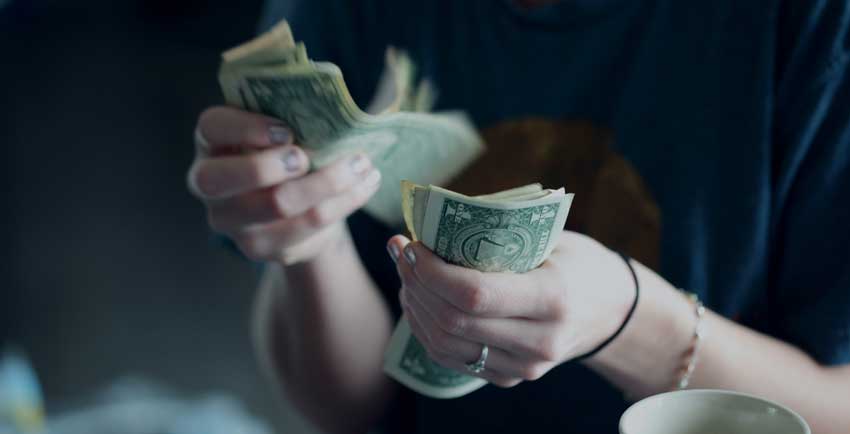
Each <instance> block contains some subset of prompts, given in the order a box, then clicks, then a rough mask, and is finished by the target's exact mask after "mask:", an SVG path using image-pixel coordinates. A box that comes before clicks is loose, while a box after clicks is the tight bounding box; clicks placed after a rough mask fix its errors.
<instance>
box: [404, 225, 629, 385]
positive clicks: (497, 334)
mask: <svg viewBox="0 0 850 434" xmlns="http://www.w3.org/2000/svg"><path fill="white" fill-rule="evenodd" d="M387 247H388V249H389V251H390V255H391V256H392V257H393V259H395V260H396V264H397V268H398V273H399V276H401V279H402V289H401V292H400V294H399V298H400V301H401V305H402V307H403V309H404V311H405V313H406V314H407V318H408V321H409V322H410V326H411V329H412V330H413V333H414V335H415V336H416V337H417V338H418V339H419V340H420V342H422V344H423V345H424V346H425V348H426V349H427V350H428V354H429V355H430V357H431V358H432V359H433V360H434V361H436V362H437V363H439V364H441V365H443V366H445V367H448V368H452V369H455V370H457V371H459V372H466V369H465V364H467V363H470V362H473V361H475V360H476V359H478V356H479V354H480V352H481V348H482V345H488V346H489V347H490V350H489V356H488V358H487V363H486V368H485V370H484V371H483V372H481V373H480V374H477V375H479V376H480V377H482V378H484V379H486V380H487V381H489V382H491V383H493V384H495V385H498V386H502V387H511V386H514V385H516V384H518V383H520V382H521V381H523V380H536V379H538V378H540V377H541V376H543V375H544V374H545V373H546V372H548V371H549V370H551V369H552V368H554V367H555V366H557V365H559V364H560V363H562V362H564V361H567V360H570V359H572V358H574V357H576V356H580V355H582V354H584V353H586V352H588V351H590V350H592V349H593V348H595V347H596V346H597V345H599V344H600V343H602V342H603V341H604V340H605V339H607V338H608V337H609V336H611V335H612V334H613V333H614V332H615V331H616V330H617V328H618V327H619V326H620V324H622V322H623V320H624V319H625V316H626V313H627V312H628V310H629V308H630V307H631V304H632V302H633V301H634V296H635V288H634V281H633V280H632V277H631V274H630V273H629V270H628V267H627V265H626V264H625V263H624V262H623V260H622V258H621V257H620V256H619V255H618V254H616V253H615V252H613V251H611V250H609V249H608V248H606V247H605V246H603V245H602V244H600V243H598V242H596V241H595V240H593V239H592V238H590V237H587V236H584V235H581V234H578V233H575V232H569V231H564V232H562V233H561V235H560V239H559V240H558V244H557V246H556V247H555V249H554V251H553V252H552V255H551V256H550V257H549V259H548V260H547V261H546V262H544V263H543V264H542V265H541V266H540V267H539V268H537V269H535V270H532V271H530V272H528V273H524V274H510V273H482V272H479V271H476V270H471V269H467V268H463V267H459V266H455V265H450V264H447V263H446V262H445V261H443V260H442V259H440V258H439V257H437V256H436V255H434V254H433V253H431V251H429V250H428V249H427V248H426V247H425V246H423V245H422V244H421V243H411V242H410V241H409V240H407V239H406V238H404V237H402V236H400V235H399V236H395V237H393V238H391V239H390V241H389V243H388V246H387Z"/></svg>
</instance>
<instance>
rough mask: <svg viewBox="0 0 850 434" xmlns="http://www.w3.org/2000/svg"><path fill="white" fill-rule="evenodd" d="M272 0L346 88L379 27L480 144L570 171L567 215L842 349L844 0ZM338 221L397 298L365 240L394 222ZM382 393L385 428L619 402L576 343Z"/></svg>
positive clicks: (773, 320) (541, 422)
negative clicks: (454, 394)
mask: <svg viewBox="0 0 850 434" xmlns="http://www.w3.org/2000/svg"><path fill="white" fill-rule="evenodd" d="M288 3H289V2H285V1H278V2H271V3H269V4H268V5H267V10H266V16H265V19H264V23H263V27H264V28H267V27H269V26H270V25H272V24H273V23H274V22H276V21H277V20H279V19H281V18H284V17H286V18H288V19H289V21H290V23H291V25H292V30H293V32H294V35H295V37H296V39H298V40H303V41H304V42H305V43H306V44H307V48H308V52H309V54H310V56H311V57H312V58H313V59H316V60H328V61H332V62H334V63H336V64H337V65H339V66H340V68H341V69H342V71H343V74H344V76H345V80H346V83H347V84H348V86H349V88H350V90H351V92H352V95H353V96H354V98H355V100H356V101H357V102H358V103H359V104H360V105H361V107H362V106H365V105H366V104H367V103H368V102H369V99H370V97H371V95H372V92H373V91H374V88H375V84H376V81H377V78H378V76H379V73H380V71H381V69H382V67H383V56H384V50H385V47H386V46H387V45H390V44H391V45H394V46H397V47H401V48H404V49H407V50H408V51H409V52H410V53H411V55H412V57H413V59H414V61H415V62H416V63H417V64H418V66H419V73H420V75H421V76H422V77H428V78H429V79H431V80H432V81H433V82H434V83H435V84H436V87H437V88H438V91H439V99H438V104H437V109H461V110H465V111H467V112H468V113H469V114H470V115H471V116H472V118H473V119H474V121H475V122H476V125H477V126H478V127H479V128H480V130H481V131H482V133H483V134H484V136H485V138H486V139H487V141H488V145H490V144H496V145H498V146H495V147H494V148H493V149H494V152H495V154H494V155H497V156H498V155H502V156H506V157H510V156H512V155H513V156H516V158H517V161H519V160H522V158H520V156H525V155H528V154H529V153H531V154H534V153H537V152H538V151H540V152H542V153H543V154H545V155H543V157H545V161H546V162H545V164H542V163H541V165H540V167H545V168H546V171H547V172H546V176H549V177H550V178H551V177H553V176H554V177H557V176H563V177H564V179H567V180H570V182H569V183H566V185H565V186H566V188H567V190H569V191H575V192H576V193H578V194H577V196H576V201H575V203H574V206H573V210H572V211H571V215H570V221H571V222H572V224H574V227H575V228H577V229H579V230H583V231H585V232H587V233H589V234H591V235H593V236H595V237H597V238H600V239H602V240H603V241H604V242H606V244H609V245H613V246H615V247H621V248H624V249H625V250H627V251H630V252H631V253H632V254H633V256H635V257H638V258H639V259H641V260H642V261H643V262H646V263H648V264H650V265H651V266H652V267H653V268H654V269H655V270H656V271H657V272H658V273H659V274H660V275H661V276H663V277H664V278H666V279H667V280H668V281H670V282H671V283H672V284H673V285H676V286H677V287H681V288H685V289H687V290H689V291H693V292H696V293H698V294H699V295H700V297H701V298H702V299H703V300H704V301H705V302H706V304H707V306H709V307H710V308H711V309H713V310H714V311H716V312H718V313H720V314H722V315H725V316H727V317H730V318H733V319H735V320H737V321H739V322H741V323H743V324H745V325H748V326H750V327H753V328H755V329H756V330H759V331H761V332H763V333H767V334H769V335H772V336H775V337H777V338H779V339H782V340H784V341H787V342H789V343H791V344H793V345H795V346H797V347H799V348H801V349H802V350H803V351H805V352H807V353H808V354H809V355H811V356H812V357H813V358H815V359H816V360H817V361H819V362H821V363H824V364H843V363H848V362H850V228H848V223H850V77H848V67H847V64H848V50H850V36H848V29H850V25H848V23H850V7H848V3H847V2H844V1H826V0H822V1H805V2H803V1H800V2H795V1H776V0H774V1H758V2H746V1H744V2H742V1H732V0H721V1H713V2H683V1H677V0H658V1H623V0H564V1H561V2H559V3H555V4H552V5H547V6H540V7H535V8H533V9H523V8H521V7H519V6H517V5H516V4H514V3H513V2H511V1H507V0H505V1H495V0H491V1H472V0H470V1H458V0H454V1H452V0H441V1H402V0H391V1H390V0H388V1H319V0H309V1H303V2H300V3H298V4H297V5H295V6H294V7H292V6H291V5H289V4H288ZM491 142H492V143H491ZM543 157H541V158H543ZM553 161H554V162H555V163H552V162H553ZM518 164H519V163H518ZM552 164H562V166H552ZM530 167H535V166H533V164H532V166H530ZM553 167H554V168H553ZM558 167H562V169H558ZM541 170H542V169H541ZM559 170H560V172H559ZM482 176H483V175H482ZM506 176H507V175H506ZM530 176H531V177H534V176H536V174H535V173H531V174H530ZM540 176H543V174H542V172H541V175H540ZM478 178H479V177H475V176H473V177H472V178H469V179H473V180H475V179H478ZM482 179H483V178H482ZM556 187H557V185H556ZM569 224H570V223H568V226H569ZM350 225H351V227H352V229H353V233H354V236H355V240H356V242H357V245H358V249H359V250H360V253H361V256H362V258H363V260H364V262H365V263H366V265H367V267H368V268H369V271H370V273H371V274H372V276H373V278H374V279H375V281H376V282H378V284H379V285H380V286H381V288H382V290H384V291H386V293H387V300H388V302H389V303H390V304H391V305H392V306H393V307H394V309H396V311H397V301H396V300H397V297H396V293H397V290H398V280H397V277H396V275H395V271H394V268H393V267H392V265H391V263H390V261H389V259H388V258H387V256H386V253H385V252H384V245H385V242H386V240H387V238H388V237H389V236H390V235H392V234H393V233H395V230H394V229H392V228H383V227H381V226H380V225H379V224H377V223H376V222H374V221H373V220H371V219H370V218H369V217H367V216H365V215H362V214H358V215H356V216H354V217H352V218H351V219H350ZM618 243H619V244H620V245H618ZM671 381H672V379H671ZM399 403H400V404H399V405H398V406H397V407H398V408H395V409H393V411H394V412H398V414H402V415H404V417H399V418H396V419H399V420H396V421H395V422H396V423H401V425H398V426H395V427H394V428H395V431H394V432H423V433H424V432H428V433H448V432H461V433H471V432H506V431H513V432H560V433H615V432H617V420H618V418H619V415H620V414H621V413H622V411H623V410H624V409H625V408H626V407H627V405H628V403H627V402H626V401H625V400H624V399H623V397H622V395H621V393H620V392H619V391H617V390H616V389H614V388H613V387H612V386H610V385H608V384H607V383H606V381H604V379H602V378H601V377H599V376H598V375H596V374H595V373H594V372H592V371H590V370H588V369H586V368H585V367H583V366H581V365H579V364H576V363H565V364H563V365H562V366H560V367H558V368H556V369H554V370H553V371H552V372H550V373H548V374H547V375H546V376H544V377H543V378H542V379H540V380H538V381H535V382H527V383H523V384H521V385H519V386H517V387H515V388H512V389H504V390H503V389H498V388H495V387H492V386H487V387H485V388H483V389H481V390H479V391H476V392H474V393H472V394H470V395H467V396H465V397H462V398H459V399H454V400H433V399H429V398H425V397H421V396H418V395H414V394H412V393H410V392H405V394H404V396H402V397H401V398H400V401H399Z"/></svg>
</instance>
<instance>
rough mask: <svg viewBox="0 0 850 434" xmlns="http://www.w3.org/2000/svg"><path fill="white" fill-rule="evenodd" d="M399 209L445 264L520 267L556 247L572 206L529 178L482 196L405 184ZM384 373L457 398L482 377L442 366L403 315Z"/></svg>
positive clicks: (537, 260)
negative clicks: (522, 184)
mask: <svg viewBox="0 0 850 434" xmlns="http://www.w3.org/2000/svg"><path fill="white" fill-rule="evenodd" d="M401 190H402V210H403V214H404V220H405V224H406V225H407V229H408V231H409V232H410V234H411V235H412V236H413V239H414V240H418V241H421V242H422V244H424V245H425V246H426V247H428V248H429V249H430V250H431V251H433V252H434V253H435V254H436V255H437V256H439V257H440V258H442V259H444V260H445V261H446V262H449V263H452V264H456V265H460V266H463V267H467V268H474V269H476V270H479V271H489V272H514V273H524V272H526V271H529V270H532V269H534V268H537V267H538V266H539V265H540V264H541V263H543V261H545V260H546V258H548V257H549V254H550V253H552V249H553V248H554V247H555V243H556V242H557V239H558V234H559V233H560V232H561V231H562V230H563V229H564V223H565V222H566V219H567V214H568V213H569V210H570V205H571V204H572V200H573V194H571V193H570V194H567V193H565V192H564V189H563V188H560V189H557V190H549V189H544V188H542V187H541V186H540V184H530V185H526V186H523V187H518V188H513V189H510V190H505V191H501V192H498V193H493V194H488V195H483V196H474V197H470V196H465V195H462V194H460V193H455V192H452V191H449V190H446V189H443V188H440V187H436V186H433V185H429V186H427V187H424V186H421V185H417V184H414V183H412V182H409V181H403V182H402V187H401ZM384 371H385V372H386V373H387V374H388V375H390V376H391V377H393V378H395V379H396V380H398V381H399V382H401V383H402V384H404V385H406V386H408V387H410V388H411V389H413V390H415V391H417V392H419V393H421V394H423V395H427V396H430V397H433V398H457V397H459V396H463V395H466V394H467V393H470V392H472V391H474V390H476V389H478V388H480V387H481V386H483V385H485V384H486V382H485V381H484V380H482V379H480V378H478V377H472V376H469V375H465V374H462V373H459V372H456V371H454V370H451V369H448V368H445V367H443V366H440V365H439V364H437V363H435V362H433V361H432V360H431V359H429V358H428V355H427V354H426V351H425V348H424V347H423V346H422V344H421V343H420V342H419V341H417V340H416V338H415V337H414V336H413V335H412V334H411V331H410V325H409V324H408V322H407V319H406V318H405V317H402V319H401V321H399V324H398V325H397V326H396V329H395V331H394V332H393V335H392V338H391V339H390V343H389V346H388V347H387V351H386V354H385V356H384Z"/></svg>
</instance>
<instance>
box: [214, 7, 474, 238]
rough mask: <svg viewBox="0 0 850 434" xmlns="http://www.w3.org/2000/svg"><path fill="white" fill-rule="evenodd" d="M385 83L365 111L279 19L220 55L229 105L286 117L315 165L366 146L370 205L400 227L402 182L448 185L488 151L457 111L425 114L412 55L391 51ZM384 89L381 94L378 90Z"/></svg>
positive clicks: (423, 90) (335, 72) (427, 96)
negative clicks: (372, 185)
mask: <svg viewBox="0 0 850 434" xmlns="http://www.w3.org/2000/svg"><path fill="white" fill-rule="evenodd" d="M387 60H388V64H387V69H386V71H387V72H385V78H387V79H388V80H385V81H386V82H389V83H391V85H389V86H382V87H381V88H380V90H379V94H380V95H379V96H378V102H376V103H373V106H374V107H375V109H376V111H379V113H378V114H375V115H372V114H368V113H365V112H364V111H362V110H360V108H358V106H357V104H355V103H354V100H353V99H352V98H351V96H350V95H349V93H348V88H347V87H346V85H345V82H344V81H343V77H342V72H340V70H339V68H338V67H337V66H336V65H334V64H332V63H328V62H314V61H312V60H310V59H309V58H308V57H307V51H306V47H305V46H304V44H303V43H301V42H298V43H296V42H295V41H294V39H293V37H292V32H291V30H290V28H289V24H287V22H286V21H282V22H280V23H279V24H277V25H276V26H275V27H273V28H272V29H271V30H269V31H268V32H266V33H264V34H262V35H260V36H259V37H257V38H256V39H254V40H252V41H249V42H247V43H245V44H242V45H240V46H238V47H236V48H233V49H230V50H228V51H225V52H224V53H223V54H222V64H221V68H220V70H219V82H220V84H221V89H222V91H223V93H224V98H225V100H226V101H227V103H228V104H231V105H234V106H237V107H240V108H244V109H247V110H250V111H253V112H258V113H264V114H266V115H269V116H273V117H275V118H278V119H280V120H282V121H283V122H284V123H285V124H286V125H288V126H289V127H290V128H292V130H293V132H294V134H295V141H296V143H297V144H298V145H300V146H302V147H303V148H304V149H305V150H306V151H307V153H308V155H309V156H310V159H311V164H312V165H313V167H315V168H318V167H322V166H324V165H327V164H329V163H331V162H333V161H335V160H337V159H339V158H342V157H345V156H347V155H350V154H354V153H356V152H365V153H366V154H368V155H369V157H370V159H371V160H372V162H373V164H374V165H375V166H376V167H377V168H378V169H379V170H380V171H381V175H382V177H381V187H380V188H379V190H378V192H377V193H376V194H375V195H374V196H373V198H372V199H371V200H370V201H369V203H368V204H367V205H366V207H365V209H366V211H367V212H369V213H370V214H372V215H373V216H374V217H376V218H377V219H379V220H381V221H382V222H384V223H386V224H388V225H391V226H398V225H400V224H401V220H402V216H401V210H400V208H399V206H398V197H399V193H400V191H399V185H400V181H401V180H402V179H403V178H405V179H411V180H413V181H415V182H419V183H423V184H443V183H445V182H448V181H449V180H450V179H452V178H453V177H455V176H456V175H457V174H458V173H459V172H460V171H461V170H463V169H464V168H465V167H466V166H468V165H469V163H471V162H472V161H473V160H474V159H475V158H477V157H478V156H479V155H480V153H481V152H482V151H483V149H484V148H483V144H482V141H481V139H480V137H479V136H478V134H477V132H476V130H475V128H474V126H473V125H472V124H471V123H470V122H469V120H468V119H467V118H466V117H465V116H463V115H462V114H460V113H458V112H450V113H422V112H408V111H402V109H404V108H408V109H417V108H419V109H425V108H428V107H430V105H432V104H433V101H432V99H433V96H431V95H433V93H430V92H427V91H428V87H427V85H426V84H427V83H423V85H420V86H418V87H417V86H414V85H413V75H414V74H413V68H412V66H411V63H410V61H409V59H408V58H407V57H406V56H405V55H403V54H400V53H398V52H396V51H394V50H390V51H389V52H388V55H387ZM381 90H382V91H383V93H382V92H381Z"/></svg>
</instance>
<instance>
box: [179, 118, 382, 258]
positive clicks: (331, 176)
mask: <svg viewBox="0 0 850 434" xmlns="http://www.w3.org/2000/svg"><path fill="white" fill-rule="evenodd" d="M196 142H198V143H196V145H197V146H196V157H195V161H194V163H193V164H192V167H191V168H190V169H189V173H188V184H189V190H190V191H191V192H192V193H193V194H194V195H195V196H197V197H198V198H199V199H200V200H201V201H202V202H203V203H204V205H205V206H206V208H207V218H208V221H209V224H210V226H211V227H212V228H213V229H214V230H215V231H217V232H220V233H222V234H225V235H227V236H229V237H231V238H232V239H233V240H234V241H235V242H236V244H237V245H238V246H239V248H240V249H241V250H242V252H243V253H244V254H245V255H246V256H247V257H248V258H250V259H252V260H255V261H280V262H283V263H284V264H291V263H295V262H300V261H306V260H309V259H311V258H313V257H315V256H316V255H318V254H320V253H321V252H323V251H324V250H326V249H327V248H328V246H329V245H330V244H332V243H331V241H333V240H335V239H337V238H338V237H339V236H340V234H342V233H344V232H343V230H344V224H343V221H344V219H345V217H346V216H348V215H349V214H351V213H352V212H354V211H355V210H357V209H358V208H360V207H361V206H363V205H364V204H365V203H366V202H367V201H368V200H369V198H370V197H371V196H372V195H373V194H374V193H375V192H376V191H377V189H378V186H379V184H380V182H379V181H380V173H379V172H378V171H377V170H376V169H374V168H373V167H372V165H371V163H370V162H369V160H368V158H366V156H364V155H355V156H353V157H350V158H346V159H343V160H341V161H337V162H336V163H333V164H331V165H329V166H327V167H323V168H322V169H319V170H317V171H315V172H313V173H310V174H307V172H308V170H309V168H310V161H309V158H308V155H307V153H305V152H304V150H302V149H301V148H299V147H298V146H296V145H295V144H293V143H292V134H291V132H290V130H289V129H287V127H286V126H285V125H282V124H281V123H280V121H278V120H276V119H274V118H269V117H266V116H262V115H258V114H254V113H249V112H246V111H242V110H238V109H235V108H231V107H212V108H209V109H207V110H205V111H204V112H203V113H202V114H201V116H200V118H199V120H198V125H197V129H196Z"/></svg>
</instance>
